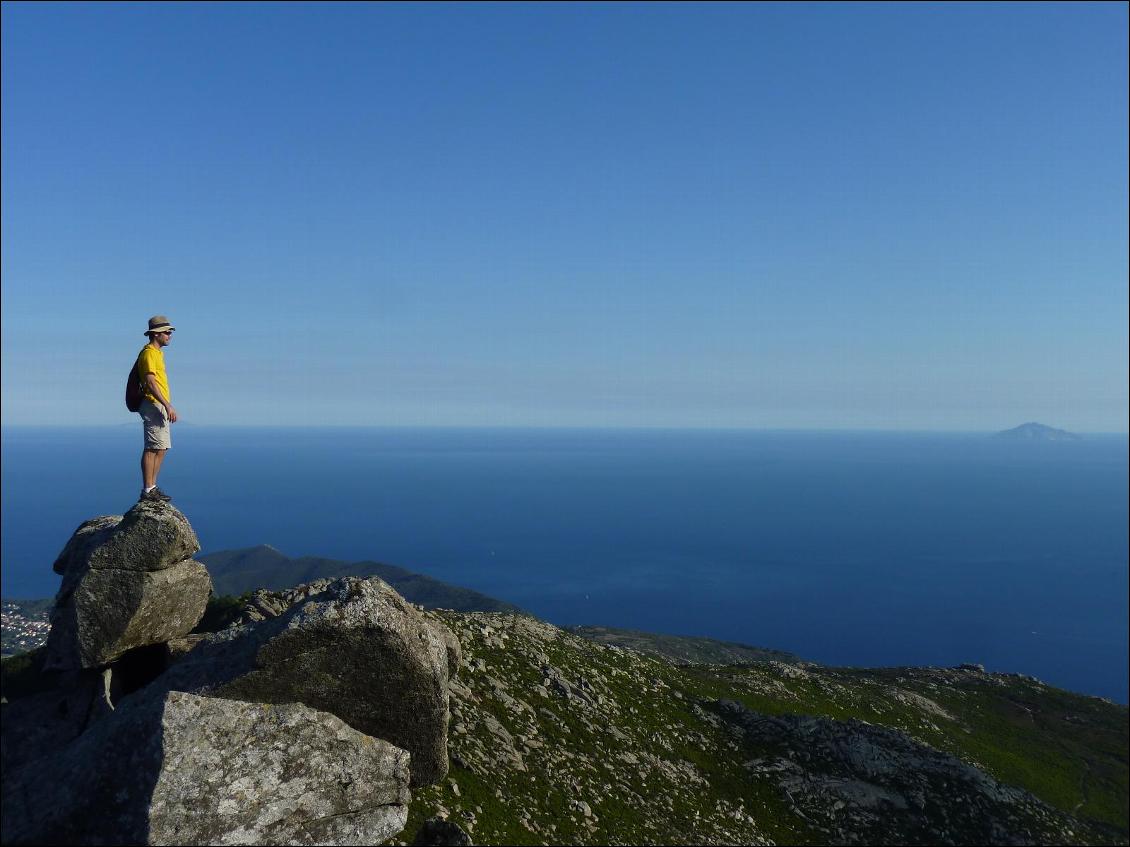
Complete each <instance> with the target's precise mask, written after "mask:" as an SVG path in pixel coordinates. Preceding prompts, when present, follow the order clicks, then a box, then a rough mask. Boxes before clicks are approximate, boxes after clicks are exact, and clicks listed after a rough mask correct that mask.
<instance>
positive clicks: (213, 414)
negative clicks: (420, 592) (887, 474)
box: [0, 3, 1130, 432]
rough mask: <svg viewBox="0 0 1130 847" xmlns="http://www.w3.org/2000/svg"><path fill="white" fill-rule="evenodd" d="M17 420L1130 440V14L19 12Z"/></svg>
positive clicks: (681, 7) (13, 224)
mask: <svg viewBox="0 0 1130 847" xmlns="http://www.w3.org/2000/svg"><path fill="white" fill-rule="evenodd" d="M2 14H3V28H2V39H3V80H2V95H3V100H2V113H3V114H2V117H3V148H2V156H3V183H2V198H3V213H2V238H3V250H2V258H0V262H2V268H0V271H2V283H3V285H2V307H3V311H2V325H3V333H2V354H3V360H2V397H0V400H2V407H0V408H2V420H3V423H4V424H43V425H47V424H66V425H83V424H92V425H93V424H106V423H124V422H128V421H129V419H130V418H129V413H128V412H126V410H125V407H124V405H123V402H122V389H123V383H124V380H125V375H126V372H127V371H128V369H129V366H130V363H131V360H132V358H133V357H134V355H135V354H136V352H137V350H138V349H140V347H141V345H142V344H143V343H144V338H143V337H142V332H143V330H144V329H145V322H146V319H147V318H148V317H149V316H150V315H152V314H155V313H163V314H167V315H169V316H170V317H171V319H172V320H173V322H174V323H175V324H176V326H177V334H176V335H175V337H174V340H173V343H172V345H171V346H170V347H169V348H168V350H167V354H166V358H167V362H168V366H169V372H170V381H171V384H172V393H173V401H174V404H175V405H176V406H177V408H178V411H179V412H180V415H181V417H182V419H183V421H184V422H186V423H188V422H193V423H199V424H223V423H231V424H267V425H270V424H289V425H302V424H351V425H357V424H374V425H416V424H424V425H538V426H546V425H561V426H708V427H770V428H778V427H797V428H807V427H814V428H838V427H843V428H871V427H874V428H889V429H901V428H906V429H938V430H946V429H984V430H995V429H1004V428H1007V427H1011V426H1015V425H1017V424H1019V423H1022V422H1024V421H1029V420H1038V421H1041V422H1044V423H1047V424H1051V425H1053V426H1059V427H1064V428H1067V429H1074V430H1080V431H1113V432H1126V431H1127V429H1128V428H1130V427H1128V421H1127V417H1128V413H1127V407H1128V396H1127V395H1128V392H1127V383H1128V365H1127V360H1128V330H1127V323H1128V298H1127V280H1128V263H1127V251H1128V244H1127V230H1128V213H1127V196H1128V174H1127V156H1128V137H1127V123H1128V114H1127V100H1128V91H1127V77H1128V67H1127V27H1128V19H1127V18H1128V15H1127V5H1126V4H1124V3H1110V4H1088V3H1070V4H1037V5H1027V4H1022V3H1005V4H949V5H947V4H921V5H916V4H910V5H895V4H881V5H869V4H862V5H858V4H845V5H831V4H819V5H805V4H784V5H774V4H754V5H740V4H722V5H711V4H705V3H695V4H658V5H647V4H637V5H631V4H629V5H619V4H609V5H588V4H547V5H523V4H517V3H505V4H497V5H496V4H483V5H455V4H439V5H427V4H410V5H391V4H374V5H364V4H344V5H337V4H332V3H319V4H317V5H307V4H301V3H287V4H281V5H272V4H258V3H256V4H249V5H245V4H184V5H182V4H138V5H134V4H121V5H118V4H109V5H101V4H78V5H54V4H40V3H35V4H21V3H4V5H3V12H2Z"/></svg>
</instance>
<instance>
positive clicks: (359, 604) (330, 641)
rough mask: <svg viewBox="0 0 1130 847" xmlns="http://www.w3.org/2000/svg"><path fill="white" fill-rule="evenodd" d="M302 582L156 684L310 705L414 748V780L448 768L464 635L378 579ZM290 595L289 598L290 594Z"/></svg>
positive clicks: (191, 653) (201, 646) (210, 639)
mask: <svg viewBox="0 0 1130 847" xmlns="http://www.w3.org/2000/svg"><path fill="white" fill-rule="evenodd" d="M315 588H316V589H320V590H315V591H313V592H311V591H309V590H308V587H301V588H298V589H295V591H294V592H293V597H292V598H291V599H295V603H296V604H295V605H293V606H290V607H289V608H285V604H284V600H280V601H279V602H278V603H276V604H274V605H273V606H271V605H270V604H267V603H263V604H261V605H262V606H263V607H264V608H269V609H270V610H271V611H275V612H281V614H277V616H276V617H272V618H266V619H264V620H263V621H261V622H259V623H256V624H254V625H248V626H237V627H233V628H230V629H227V630H224V631H222V632H218V633H214V634H211V635H208V636H206V637H204V638H202V639H200V640H199V641H198V642H197V643H196V644H195V646H193V647H192V648H191V649H190V650H188V651H187V652H185V653H183V654H182V655H181V656H180V657H179V659H178V660H177V662H176V664H174V665H173V667H171V668H170V669H169V670H168V671H167V672H166V673H165V674H164V675H163V676H162V677H161V678H160V679H159V680H158V681H157V682H156V683H154V684H155V685H159V686H161V687H163V688H165V689H169V690H180V691H190V692H194V693H197V694H207V695H209V696H215V697H224V698H230V699H235V700H246V701H249V702H256V703H289V702H296V703H305V704H306V705H308V706H310V707H312V708H315V709H322V710H324V711H328V712H332V713H333V714H335V715H337V716H338V717H340V718H341V719H342V720H344V721H345V722H346V723H348V724H349V725H350V726H352V727H354V728H355V729H358V730H360V731H361V732H364V733H366V734H368V735H372V736H374V737H377V738H384V739H386V740H388V741H390V742H392V743H393V744H395V745H397V746H398V747H402V748H404V749H405V750H408V751H409V752H410V753H411V754H412V765H411V767H412V784H413V785H426V784H429V783H433V782H437V781H439V780H441V779H442V778H443V777H444V775H445V774H446V773H447V767H448V763H447V723H448V716H449V713H448V683H449V680H450V679H451V678H452V677H453V676H454V675H455V672H456V670H457V669H458V666H459V647H458V642H457V641H456V639H455V638H454V636H452V635H451V633H450V632H449V631H447V629H446V627H444V626H442V625H441V624H438V623H435V622H432V621H429V620H428V619H426V618H425V617H424V615H423V614H421V612H420V611H419V610H418V609H416V607H414V606H413V605H412V604H410V603H408V602H407V601H405V600H404V599H403V598H402V597H401V596H400V595H399V594H397V593H396V592H395V591H393V590H392V588H390V587H389V586H388V585H387V584H385V583H384V582H382V581H381V580H380V579H377V578H376V577H370V578H368V579H362V578H359V577H344V578H342V579H338V580H334V581H333V582H326V583H323V584H321V585H318V586H315ZM284 599H285V598H284Z"/></svg>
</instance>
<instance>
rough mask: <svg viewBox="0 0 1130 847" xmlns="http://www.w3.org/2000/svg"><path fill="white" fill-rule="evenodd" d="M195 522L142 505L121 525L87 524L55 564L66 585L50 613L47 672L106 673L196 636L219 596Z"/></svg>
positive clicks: (108, 519)
mask: <svg viewBox="0 0 1130 847" xmlns="http://www.w3.org/2000/svg"><path fill="white" fill-rule="evenodd" d="M199 549H200V543H199V542H198V541H197V539H196V533H195V532H193V530H192V527H191V526H190V525H189V523H188V520H187V519H186V518H185V516H184V515H183V514H181V513H180V512H179V511H178V510H177V509H176V508H175V507H173V506H170V505H169V504H167V503H158V502H151V501H142V502H140V503H138V504H137V505H136V506H134V507H133V508H132V509H130V510H129V511H128V512H126V514H125V515H123V516H121V517H120V518H119V517H118V516H116V515H105V516H102V517H99V518H94V519H92V520H89V521H86V522H85V523H83V524H82V525H81V526H80V527H79V528H78V529H77V530H76V531H75V533H74V535H72V536H71V539H70V540H69V541H68V542H67V544H66V546H65V547H64V548H63V551H62V552H61V553H60V554H59V557H58V559H56V561H55V565H54V568H55V570H56V571H57V572H59V573H62V574H63V583H62V586H61V587H60V588H59V593H58V594H57V595H56V597H55V608H54V609H53V610H52V612H51V634H50V636H49V637H48V640H47V660H46V662H45V664H44V667H45V669H47V670H78V669H86V668H97V667H101V666H104V665H106V664H108V663H110V662H111V661H113V660H114V659H116V658H118V657H119V656H121V655H122V654H123V653H125V652H126V651H127V650H131V649H133V648H135V647H142V646H145V645H148V644H159V643H163V642H166V641H169V640H171V639H173V638H177V637H179V636H181V635H184V634H185V633H187V632H189V631H190V630H191V629H192V628H193V627H194V626H196V624H197V622H199V620H200V618H201V617H202V616H203V614H204V609H205V607H206V606H207V603H208V597H209V595H210V594H211V591H212V580H211V578H210V577H209V576H208V571H207V569H206V568H205V567H204V566H203V565H202V564H200V563H199V562H196V561H193V560H192V558H191V556H192V554H193V553H195V552H197V551H198V550H199Z"/></svg>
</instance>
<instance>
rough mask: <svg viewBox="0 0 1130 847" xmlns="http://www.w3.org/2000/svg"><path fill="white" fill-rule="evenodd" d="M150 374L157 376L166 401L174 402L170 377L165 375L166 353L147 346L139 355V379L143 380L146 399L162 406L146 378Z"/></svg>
mask: <svg viewBox="0 0 1130 847" xmlns="http://www.w3.org/2000/svg"><path fill="white" fill-rule="evenodd" d="M148 374H156V376H157V385H159V386H160V387H161V390H162V391H163V392H164V393H165V399H166V400H168V401H169V402H170V403H171V402H173V397H172V395H171V394H169V376H168V374H166V373H165V353H164V351H162V350H158V349H157V348H155V347H151V346H150V345H148V344H146V345H145V346H144V347H142V348H141V352H140V353H138V354H137V378H138V379H140V380H141V384H142V386H143V387H144V388H143V390H144V391H145V397H146V399H148V400H150V401H152V402H153V403H156V404H157V405H158V406H160V405H161V401H160V400H158V399H157V398H156V397H154V396H153V392H151V391H150V390H149V388H148V380H146V378H145V377H146V376H147V375H148Z"/></svg>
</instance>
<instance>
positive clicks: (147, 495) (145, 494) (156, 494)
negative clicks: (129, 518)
mask: <svg viewBox="0 0 1130 847" xmlns="http://www.w3.org/2000/svg"><path fill="white" fill-rule="evenodd" d="M137 499H138V500H152V501H154V502H157V503H167V502H169V501H170V500H172V499H173V498H172V497H170V496H169V495H168V494H166V493H165V492H164V491H162V490H161V489H160V488H157V487H156V486H154V488H153V489H152V490H151V491H142V492H141V496H140V497H138V498H137Z"/></svg>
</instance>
